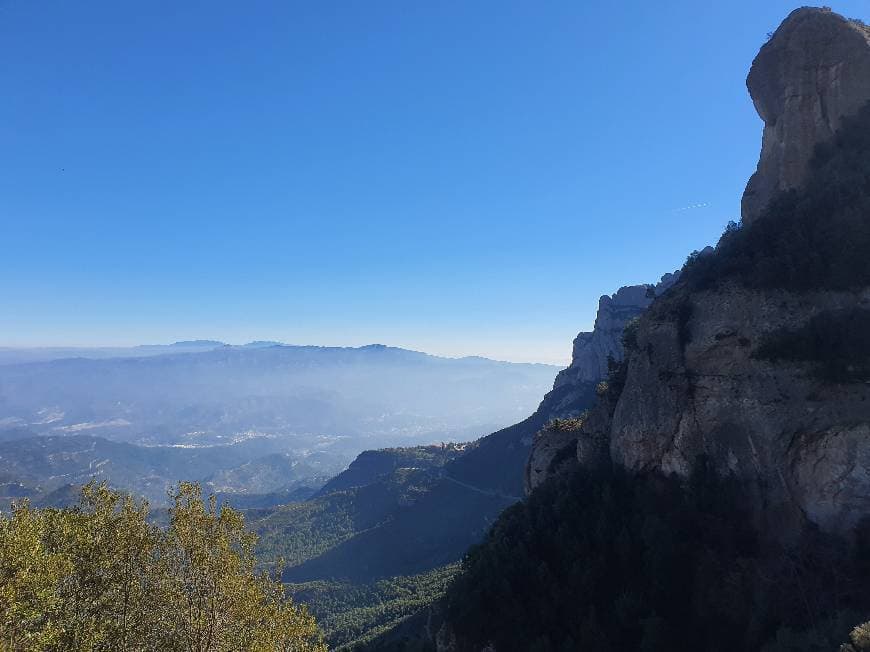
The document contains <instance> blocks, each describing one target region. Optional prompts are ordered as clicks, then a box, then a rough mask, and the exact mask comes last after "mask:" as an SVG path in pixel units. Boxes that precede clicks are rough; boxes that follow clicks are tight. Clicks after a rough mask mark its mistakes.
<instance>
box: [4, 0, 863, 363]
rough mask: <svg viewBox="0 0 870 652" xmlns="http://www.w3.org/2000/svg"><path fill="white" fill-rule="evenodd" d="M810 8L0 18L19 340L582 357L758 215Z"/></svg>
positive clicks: (182, 11)
mask: <svg viewBox="0 0 870 652" xmlns="http://www.w3.org/2000/svg"><path fill="white" fill-rule="evenodd" d="M795 6H796V5H794V4H792V3H787V2H780V1H778V0H766V1H765V2H763V3H759V2H757V1H752V2H749V1H740V2H727V3H725V2H721V3H698V2H689V1H676V2H665V3H649V2H645V1H644V2H640V1H637V2H622V3H614V2H603V1H602V2H577V1H576V0H572V1H564V2H561V1H553V2H549V1H544V2H537V1H536V2H531V1H529V2H512V1H505V0H499V1H492V2H489V1H472V2H469V1H467V0H462V1H451V0H446V1H444V0H439V1H438V2H417V1H411V2H409V1H408V0H401V1H397V2H381V1H376V0H372V1H368V2H350V1H348V2H333V1H323V2H304V3H303V2H285V1H283V0H282V1H279V0H269V1H265V0H250V1H248V2H238V1H233V2H229V1H225V0H209V1H208V2H205V1H202V2H199V1H182V2H178V1H177V0H176V1H171V2H170V1H155V0H149V2H118V1H117V0H89V1H88V2H69V1H61V0H45V1H43V0H27V1H25V0H0V94H2V101H0V345H14V346H31V345H72V344H80V345H95V344H107V345H118V344H133V343H142V342H168V341H174V340H179V339H193V338H214V339H222V340H225V341H230V342H243V341H247V340H252V339H276V340H282V341H286V342H292V343H305V344H329V345H359V344H365V343H370V342H383V343H387V344H393V345H399V346H406V347H410V348H416V349H421V350H425V351H429V352H432V353H438V354H444V355H466V354H481V355H487V356H490V357H496V358H500V359H509V360H521V361H526V360H532V361H546V362H558V363H563V362H565V361H566V360H567V359H568V357H569V355H570V350H571V340H572V338H573V337H574V336H575V334H576V333H577V332H578V331H579V330H581V329H588V328H590V327H591V323H592V320H593V318H594V314H595V308H596V305H597V301H598V297H599V295H601V294H604V293H611V292H613V291H615V290H616V289H617V288H618V287H619V286H621V285H626V284H633V283H641V282H654V281H655V280H657V279H658V278H659V277H660V276H661V275H662V274H663V273H664V272H667V271H671V270H673V269H675V268H677V267H679V266H680V265H681V264H682V262H683V261H684V260H685V257H686V255H687V254H688V253H689V252H690V251H691V250H693V249H696V248H701V247H703V246H704V245H706V244H710V243H713V242H715V240H716V239H717V237H718V234H719V233H720V232H721V230H722V228H723V227H724V225H725V224H726V222H727V221H728V220H729V219H733V218H735V217H736V216H737V215H738V212H739V199H740V194H741V192H742V190H743V186H744V184H745V182H746V179H747V178H748V176H749V174H750V173H751V172H752V171H753V169H754V167H755V163H756V161H757V157H758V150H759V146H760V137H761V122H760V120H759V119H758V118H757V116H756V114H755V111H754V110H753V108H752V105H751V101H750V100H749V98H748V96H747V93H746V90H745V86H744V79H745V76H746V73H747V71H748V68H749V64H750V62H751V61H752V58H753V57H754V56H755V54H756V52H757V50H758V47H759V46H760V45H761V44H762V43H763V42H764V40H765V35H766V33H767V32H769V31H772V30H773V29H775V27H776V26H777V25H778V23H779V22H780V20H781V19H782V18H783V17H785V15H786V14H787V13H788V12H789V11H790V10H791V9H793V8H794V7H795ZM834 9H835V10H836V11H840V12H841V13H844V14H846V15H848V16H852V17H862V18H868V17H870V15H868V14H870V5H868V2H867V0H861V1H852V2H840V3H837V4H836V5H835V6H834ZM698 205H701V206H700V207H696V208H691V209H686V207H689V206H698ZM681 209H686V210H681Z"/></svg>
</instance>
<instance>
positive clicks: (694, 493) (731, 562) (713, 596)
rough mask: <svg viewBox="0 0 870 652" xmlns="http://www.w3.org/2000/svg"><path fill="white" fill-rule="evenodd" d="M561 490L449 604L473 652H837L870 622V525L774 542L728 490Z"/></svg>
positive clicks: (654, 483) (729, 481) (587, 486)
mask: <svg viewBox="0 0 870 652" xmlns="http://www.w3.org/2000/svg"><path fill="white" fill-rule="evenodd" d="M697 468H698V471H697V472H696V473H695V474H694V476H692V478H691V479H690V481H689V484H688V486H685V485H683V484H681V483H680V482H679V481H677V480H676V479H673V478H665V477H662V476H658V475H635V474H631V473H629V472H626V471H624V470H620V469H607V470H601V471H599V472H595V473H592V472H587V471H579V470H578V471H576V472H574V473H571V474H568V475H566V476H557V477H555V478H553V479H551V480H550V481H548V483H546V484H545V485H544V486H542V487H541V488H539V489H538V490H536V491H535V492H534V493H533V494H532V495H531V496H530V498H529V499H528V500H527V501H526V502H523V503H521V504H518V505H515V506H513V507H511V508H509V509H508V510H507V511H506V512H505V513H504V514H503V515H502V517H501V518H500V519H499V521H498V523H497V524H496V526H495V527H494V528H493V529H492V531H491V532H490V533H489V534H488V535H487V537H486V539H485V541H484V542H483V543H482V544H480V545H479V546H476V547H474V548H472V550H471V551H470V552H469V554H468V556H467V558H466V559H465V561H464V563H463V566H462V571H463V572H462V573H461V574H460V575H459V576H458V577H457V580H456V581H455V583H454V584H453V585H452V586H451V588H450V589H449V591H448V597H447V612H448V619H449V620H450V622H451V623H452V624H453V626H454V628H455V630H456V634H457V636H458V637H459V638H460V640H462V641H464V642H465V643H466V644H467V646H468V647H467V649H475V650H479V649H481V648H482V647H483V646H485V645H487V644H489V643H492V644H494V645H495V648H496V649H498V650H500V651H501V650H504V651H512V650H516V651H518V652H519V651H520V650H522V651H534V652H549V651H554V652H555V651H562V650H564V651H566V652H567V651H568V650H578V649H582V650H589V651H596V650H600V651H602V652H604V651H612V650H643V651H648V652H655V651H665V650H677V649H680V650H685V649H697V650H706V651H709V652H716V651H722V652H725V651H729V652H731V651H733V650H766V651H768V652H774V651H777V652H778V651H784V650H819V651H821V650H835V649H837V646H838V644H839V643H841V642H843V641H844V640H846V638H847V636H848V632H849V630H850V629H851V627H852V626H854V625H855V624H856V623H857V622H860V621H861V620H863V619H865V618H864V617H865V616H866V614H867V613H868V610H870V586H868V585H867V582H866V581H864V580H863V579H862V578H867V577H870V574H868V573H870V523H865V524H862V526H861V527H859V528H858V529H857V530H856V531H855V533H854V534H853V536H851V537H849V538H845V539H841V538H837V537H834V536H832V535H825V534H822V533H820V532H819V531H817V530H816V529H814V528H812V527H810V526H807V527H806V528H805V530H804V531H803V532H802V533H801V535H800V537H799V538H798V539H797V540H795V541H793V542H790V543H788V544H782V543H776V542H774V541H770V540H765V539H764V538H763V537H762V536H761V535H760V534H759V531H758V529H757V528H756V527H755V526H754V523H753V515H752V513H751V512H750V511H749V510H748V509H747V505H749V496H748V495H747V494H746V493H745V491H744V489H743V488H742V487H741V486H740V484H739V482H737V480H735V479H733V478H724V479H723V478H718V477H717V476H716V475H715V473H714V472H712V471H708V470H707V465H706V464H704V463H699V464H698V465H697Z"/></svg>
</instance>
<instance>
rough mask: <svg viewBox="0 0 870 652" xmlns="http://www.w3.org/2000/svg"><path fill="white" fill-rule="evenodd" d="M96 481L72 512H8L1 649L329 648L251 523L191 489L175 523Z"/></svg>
mask: <svg viewBox="0 0 870 652" xmlns="http://www.w3.org/2000/svg"><path fill="white" fill-rule="evenodd" d="M147 519H148V505H147V504H146V503H137V502H136V501H134V500H133V499H131V498H129V497H125V496H122V495H121V494H118V493H117V492H114V491H111V490H110V489H108V488H107V487H106V486H105V485H97V484H93V483H92V484H90V485H88V486H86V487H85V488H84V489H83V492H82V500H81V503H80V505H79V506H78V507H76V508H74V509H62V510H61V509H43V510H40V509H33V508H31V507H30V506H29V505H27V504H26V503H25V504H22V505H19V506H16V507H15V509H14V510H13V511H12V513H11V515H5V516H4V515H0V650H15V651H18V650H21V651H24V650H28V651H29V650H52V651H54V650H57V651H60V650H125V651H126V650H143V651H144V650H170V651H174V650H179V651H181V650H184V651H187V652H221V651H224V650H234V651H235V650H252V651H264V652H265V651H276V650H278V651H290V650H292V651H297V652H308V651H321V650H325V649H326V648H325V646H324V645H323V643H322V637H321V635H320V632H319V630H318V628H317V625H316V623H315V622H314V619H313V618H312V617H311V616H310V615H309V614H308V613H307V611H306V610H305V608H304V607H300V606H297V605H295V604H293V602H292V601H291V600H289V599H287V598H286V597H285V595H284V588H283V585H282V584H281V583H280V581H278V580H277V579H276V578H274V577H272V576H270V575H268V574H267V573H265V572H257V569H256V566H255V559H254V555H253V547H254V544H255V542H256V538H255V537H254V535H252V534H250V533H248V532H246V531H245V529H244V521H243V519H242V516H241V515H240V514H239V513H238V512H236V511H234V510H232V509H230V508H228V507H224V508H221V509H220V510H218V509H217V507H216V504H215V500H214V498H213V497H212V498H211V499H210V500H209V501H208V502H206V501H204V500H203V497H202V493H201V490H200V488H199V487H198V486H197V485H194V484H187V483H185V484H181V485H180V486H179V489H178V492H177V494H176V495H175V499H174V506H173V508H172V509H171V510H170V524H169V527H168V528H167V529H165V530H164V529H160V528H158V527H156V526H154V525H151V524H149V523H148V520H147Z"/></svg>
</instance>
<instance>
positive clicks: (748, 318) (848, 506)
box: [527, 9, 870, 533]
mask: <svg viewBox="0 0 870 652" xmlns="http://www.w3.org/2000/svg"><path fill="white" fill-rule="evenodd" d="M749 88H750V91H751V92H752V95H753V99H754V100H755V103H756V106H757V107H758V109H759V113H760V115H761V116H762V118H763V119H764V120H765V136H764V145H763V149H762V155H761V162H760V163H759V168H758V171H757V172H756V173H755V175H754V176H753V178H752V180H751V181H750V183H749V187H748V189H747V196H746V197H744V210H745V217H746V222H747V223H746V224H745V225H744V227H743V228H742V229H740V230H738V231H735V232H731V233H728V234H726V236H724V237H723V240H722V241H721V242H720V244H719V246H717V248H716V250H714V251H713V252H712V253H710V254H709V255H707V256H704V257H703V258H704V260H700V261H695V263H694V265H693V264H690V265H688V266H687V267H686V268H685V269H684V272H683V274H682V276H681V279H680V281H679V282H678V283H677V284H676V285H675V287H674V288H673V289H672V290H671V291H670V292H668V293H667V294H666V295H665V296H664V297H662V298H661V299H658V300H656V301H655V302H654V303H653V304H652V305H651V306H650V308H649V309H648V310H647V311H646V312H645V314H644V315H643V316H642V317H641V318H640V320H639V323H638V326H637V329H636V333H635V337H634V344H633V347H632V350H631V351H629V352H628V354H627V356H626V363H625V367H624V368H623V370H622V375H621V376H620V377H619V379H618V382H616V383H614V387H611V388H609V390H608V391H607V392H605V395H604V397H603V399H602V400H601V401H599V404H598V405H597V406H596V407H595V408H594V409H593V410H592V411H591V412H590V414H589V416H588V418H587V419H586V420H585V421H584V423H583V424H582V426H579V427H578V428H577V429H576V430H575V431H574V432H569V433H565V432H563V433H562V434H561V436H560V439H559V440H558V441H556V442H555V444H558V446H559V450H558V451H557V452H556V453H554V451H553V448H554V444H548V443H547V440H546V438H541V439H540V440H539V441H538V442H537V443H536V446H535V449H534V450H533V451H532V454H531V457H530V462H529V466H528V471H527V473H529V474H535V475H537V476H538V477H537V480H536V481H537V482H540V481H541V480H542V479H544V478H546V477H547V476H548V475H551V474H552V473H556V472H558V470H559V469H558V467H557V466H554V465H553V464H552V463H548V462H547V455H550V456H551V459H552V456H553V455H555V454H558V456H559V459H562V458H564V457H565V455H566V452H565V451H566V450H568V451H570V452H573V453H574V454H575V455H576V459H577V460H579V462H580V463H581V464H596V463H598V462H599V461H600V460H601V459H602V458H605V459H606V458H608V457H609V459H610V460H611V461H612V462H613V463H615V464H618V465H621V466H624V467H627V468H629V469H632V470H638V471H660V472H663V473H665V474H671V473H675V474H678V475H679V476H683V477H686V476H688V475H689V474H690V472H691V471H692V469H693V466H694V465H695V463H696V461H697V460H698V459H700V457H701V456H704V457H706V458H707V459H708V460H710V461H711V462H712V464H713V466H714V468H716V469H717V470H718V471H719V472H720V473H722V474H733V475H736V476H737V477H738V478H740V479H741V480H742V482H743V485H744V486H746V487H748V488H750V489H752V490H753V491H754V492H755V499H754V500H753V505H754V506H756V507H757V509H758V518H759V520H760V522H763V523H767V526H766V531H768V532H771V533H775V532H783V533H788V532H794V531H796V528H797V527H798V526H799V525H800V524H802V523H804V522H805V521H806V520H807V519H808V520H810V521H812V522H814V523H816V524H818V525H820V526H822V527H823V528H825V529H840V528H847V527H849V526H851V525H852V524H854V523H855V522H857V521H858V520H859V519H861V518H863V517H865V516H868V515H870V344H868V343H866V342H865V341H870V337H868V336H867V334H866V333H867V330H868V328H870V326H867V325H870V270H868V266H870V228H868V226H867V221H868V217H867V210H868V206H870V184H868V182H867V178H868V176H870V145H868V138H867V136H866V133H867V132H868V130H870V105H868V100H870V46H868V42H867V37H866V31H865V29H864V28H863V27H862V26H861V25H859V24H856V23H853V22H851V21H848V20H846V19H844V18H842V17H841V16H838V15H836V14H834V13H832V12H830V11H829V10H827V9H800V10H798V11H796V12H794V13H792V14H791V15H790V16H789V17H788V18H787V19H786V20H785V22H784V23H783V24H782V26H781V27H780V28H779V29H778V30H777V31H776V33H775V34H774V35H773V37H772V38H771V40H770V42H769V43H767V44H766V45H765V46H764V47H763V48H762V51H761V53H760V54H759V56H758V58H756V60H755V63H754V64H753V67H752V72H751V73H750V75H749ZM822 143H827V146H826V148H823V149H822V150H819V153H818V155H817V157H816V158H815V159H813V151H814V149H816V145H819V144H822ZM790 189H794V190H795V194H794V195H791V196H790V197H791V198H792V199H789V198H788V197H785V198H780V199H779V200H778V202H775V203H774V204H773V205H770V206H768V205H769V204H770V201H771V199H774V200H776V199H777V197H778V196H781V191H783V190H790ZM766 206H767V207H768V209H767V210H765V208H764V207H766ZM807 243H809V244H807ZM798 247H800V248H801V249H799V250H800V251H801V255H800V256H795V255H794V254H793V249H794V248H798ZM847 255H848V256H849V258H848V260H849V261H850V266H849V268H848V269H846V270H844V269H842V267H843V266H842V265H841V263H840V259H842V260H846V258H843V257H844V256H847ZM816 259H817V260H816ZM835 268H837V269H838V271H837V273H836V274H835V273H833V272H832V271H831V270H834V269H835ZM810 269H811V270H813V274H814V275H817V276H814V277H808V276H809V275H808V274H807V270H810ZM536 471H539V473H536Z"/></svg>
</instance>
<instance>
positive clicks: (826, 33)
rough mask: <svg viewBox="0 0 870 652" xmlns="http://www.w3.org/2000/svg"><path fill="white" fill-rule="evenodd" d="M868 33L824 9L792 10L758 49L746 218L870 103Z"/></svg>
mask: <svg viewBox="0 0 870 652" xmlns="http://www.w3.org/2000/svg"><path fill="white" fill-rule="evenodd" d="M868 38H870V33H868V29H867V28H866V27H865V26H864V25H862V24H861V23H858V22H855V21H850V20H847V19H846V18H843V17H842V16H840V15H838V14H836V13H834V12H832V11H831V10H829V9H817V8H812V7H804V8H801V9H797V10H795V11H794V12H792V13H791V14H790V15H789V16H788V18H786V19H785V21H783V23H782V25H780V27H779V29H777V30H776V32H774V34H773V36H772V37H771V39H770V40H769V41H768V42H767V43H766V44H765V45H764V46H762V48H761V51H760V52H759V53H758V56H757V57H756V58H755V61H753V63H752V68H751V69H750V71H749V76H748V78H747V80H746V85H747V87H748V89H749V94H750V95H751V96H752V101H753V102H754V103H755V108H756V110H757V111H758V115H759V116H760V117H761V119H762V120H763V121H764V133H763V136H762V146H761V157H760V159H759V162H758V170H757V172H756V173H755V174H753V175H752V177H751V178H750V179H749V183H748V184H747V186H746V191H745V193H744V194H743V202H742V214H743V220H744V222H751V221H753V220H754V219H756V218H757V217H758V216H759V215H760V214H761V212H762V211H763V210H764V208H765V207H766V206H767V204H768V203H769V202H770V200H771V199H772V198H773V197H774V196H775V195H776V194H777V193H778V192H780V191H783V190H789V189H792V188H796V187H798V186H799V185H800V184H801V183H802V182H803V180H804V178H805V176H806V173H807V169H808V164H809V161H810V158H811V157H812V155H813V151H814V149H815V147H816V145H818V144H819V143H822V142H825V141H827V140H828V139H829V138H830V137H831V136H832V135H833V134H834V132H835V131H836V130H837V129H838V128H839V126H840V125H841V123H842V120H843V118H844V117H846V116H850V115H854V114H855V113H856V112H857V111H858V109H860V108H861V107H862V106H863V105H864V104H865V103H866V102H867V101H868V100H870V42H868Z"/></svg>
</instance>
